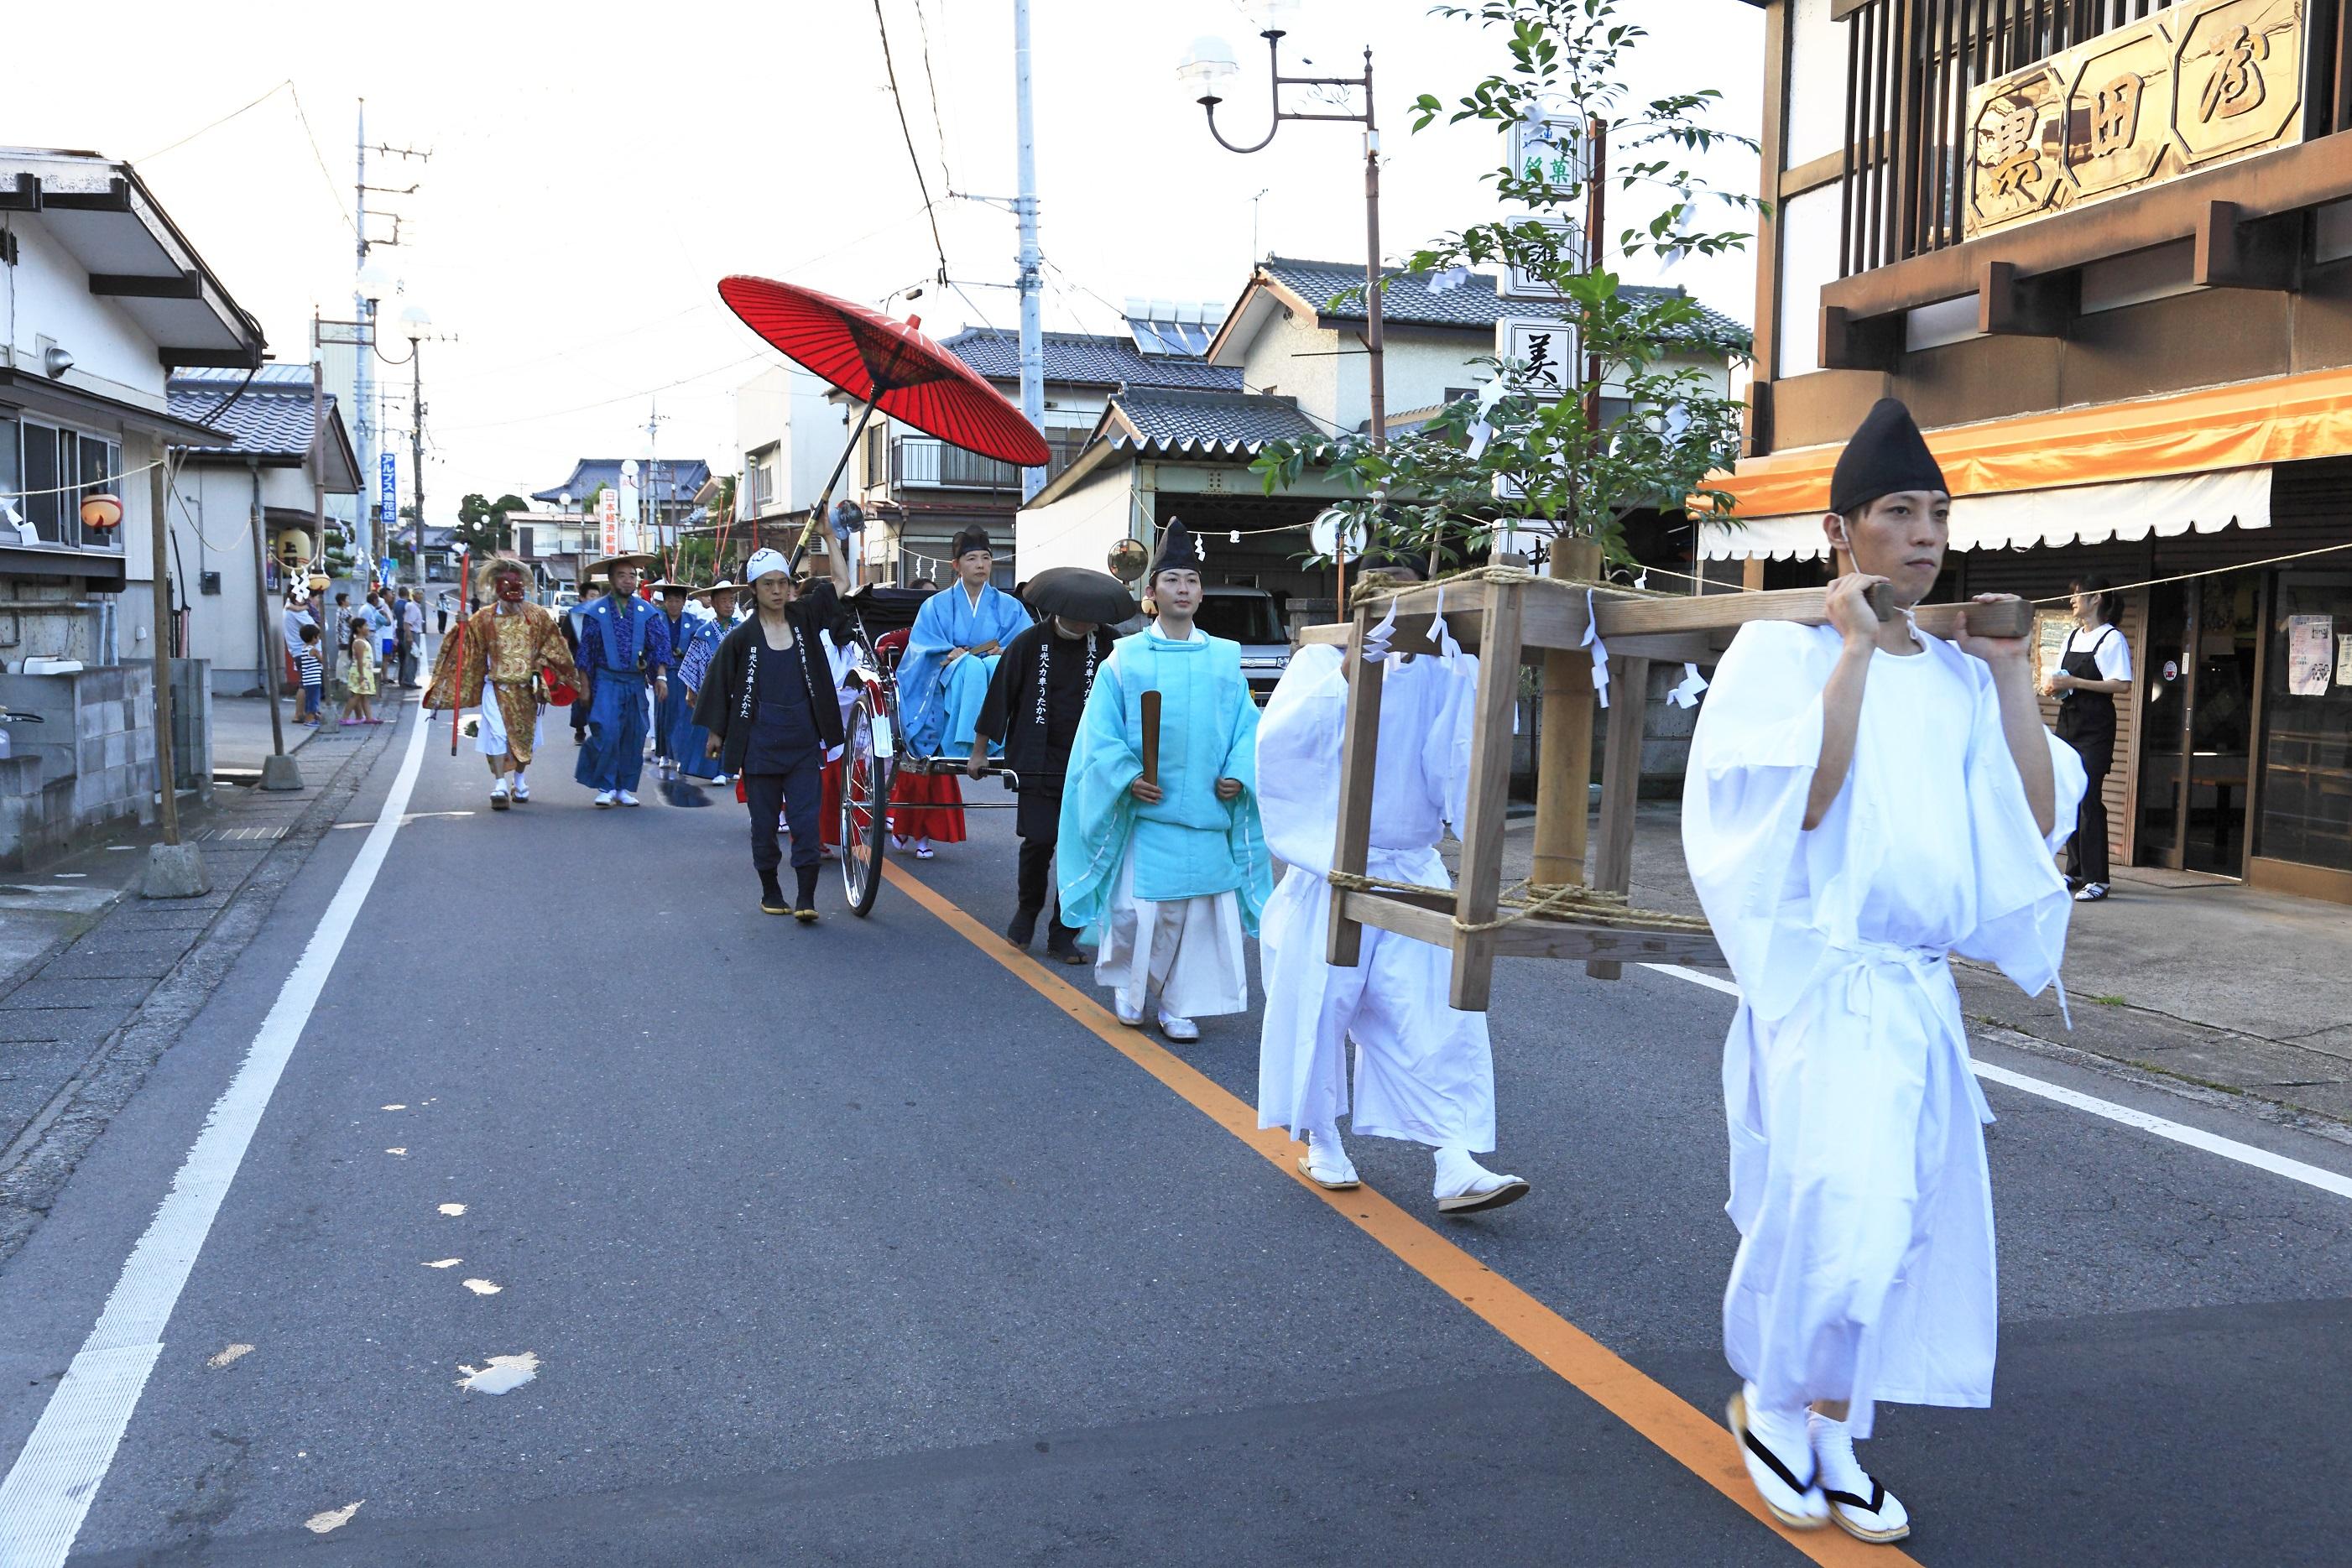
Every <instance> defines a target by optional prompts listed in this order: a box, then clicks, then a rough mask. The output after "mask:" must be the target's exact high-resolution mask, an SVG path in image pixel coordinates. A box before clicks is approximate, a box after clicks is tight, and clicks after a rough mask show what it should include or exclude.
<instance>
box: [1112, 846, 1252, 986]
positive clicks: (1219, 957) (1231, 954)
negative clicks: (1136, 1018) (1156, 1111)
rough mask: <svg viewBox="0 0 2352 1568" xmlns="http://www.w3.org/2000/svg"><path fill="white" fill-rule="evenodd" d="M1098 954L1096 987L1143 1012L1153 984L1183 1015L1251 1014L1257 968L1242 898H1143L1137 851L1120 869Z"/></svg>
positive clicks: (1130, 850)
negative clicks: (1249, 953) (1246, 944)
mask: <svg viewBox="0 0 2352 1568" xmlns="http://www.w3.org/2000/svg"><path fill="white" fill-rule="evenodd" d="M1102 926H1103V929H1102V941H1101V943H1100V945H1099V946H1097V948H1096V949H1095V984H1097V985H1098V986H1108V987H1109V988H1111V989H1113V990H1114V991H1117V992H1118V999H1119V1002H1120V1004H1121V1006H1122V1007H1123V1008H1124V1009H1126V1010H1127V1011H1129V1012H1130V1013H1133V1012H1140V1011H1142V1010H1143V1004H1144V1000H1145V998H1146V996H1147V995H1148V993H1149V991H1150V988H1151V987H1154V986H1156V987H1158V988H1160V1006H1161V1007H1162V1008H1164V1009H1167V1010H1168V1011H1169V1012H1171V1013H1172V1014H1174V1015H1175V1016H1177V1017H1178V1018H1188V1019H1201V1018H1216V1017H1218V1016H1219V1015H1221V1014H1224V1013H1240V1012H1247V1011H1248V1010H1249V967H1248V965H1247V963H1246V962H1245V961H1244V957H1243V942H1242V906H1241V900H1240V899H1238V898H1236V897H1235V896H1234V894H1231V893H1215V894H1203V895H1202V896H1200V897H1198V898H1178V899H1169V900H1166V901H1154V900H1151V899H1143V898H1138V897H1136V896H1135V846H1134V845H1133V844H1129V846H1128V851H1127V858H1126V860H1125V861H1123V862H1120V864H1119V868H1118V885H1117V886H1115V887H1114V888H1113V889H1112V890H1111V895H1110V902H1109V904H1108V906H1106V908H1105V910H1104V912H1103V922H1102Z"/></svg>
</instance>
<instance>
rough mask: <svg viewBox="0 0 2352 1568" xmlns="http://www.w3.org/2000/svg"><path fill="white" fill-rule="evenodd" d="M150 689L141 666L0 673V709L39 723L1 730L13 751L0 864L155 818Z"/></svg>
mask: <svg viewBox="0 0 2352 1568" xmlns="http://www.w3.org/2000/svg"><path fill="white" fill-rule="evenodd" d="M154 689H155V675H154V670H153V667H152V665H148V664H108V665H99V666H95V667H92V668H89V669H84V670H81V671H79V672H77V673H76V674H65V675H26V674H0V707H9V708H14V709H16V710H18V711H20V712H26V713H36V714H38V715H40V716H41V717H42V718H43V720H44V721H45V722H44V723H41V724H38V725H21V726H16V727H13V728H12V729H11V731H10V742H11V747H12V750H13V752H14V756H12V757H11V758H9V759H8V762H9V764H10V766H8V767H7V768H5V769H0V801H5V802H7V804H5V806H0V866H5V867H7V868H9V869H12V870H13V869H23V868H24V867H25V866H26V865H27V864H29V863H32V862H34V861H37V860H38V859H41V858H45V857H46V856H47V855H48V854H52V853H55V852H58V851H60V850H62V849H64V848H67V847H68V846H69V845H71V844H72V843H75V842H79V841H87V840H88V839H89V838H91V837H94V836H96V835H97V834H98V833H100V831H103V830H104V829H105V828H106V827H107V826H108V825H109V824H110V823H114V822H118V821H124V820H126V819H127V820H132V821H141V822H148V821H153V820H154V816H155V788H156V784H155V780H156V758H155V719H154V715H155V704H154ZM205 712H206V715H207V716H209V708H207V709H206V710H205Z"/></svg>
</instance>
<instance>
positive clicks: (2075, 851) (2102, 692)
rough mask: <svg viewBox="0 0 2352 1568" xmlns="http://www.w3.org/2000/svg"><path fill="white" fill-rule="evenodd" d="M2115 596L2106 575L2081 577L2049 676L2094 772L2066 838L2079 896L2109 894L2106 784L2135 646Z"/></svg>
mask: <svg viewBox="0 0 2352 1568" xmlns="http://www.w3.org/2000/svg"><path fill="white" fill-rule="evenodd" d="M2115 597H2116V596H2115V585H2114V584H2113V583H2111V582H2109V581H2108V580H2106V579H2105V578H2104V577H2091V578H2085V579H2084V580H2082V581H2080V582H2078V583H2076V584H2074V621H2075V627H2074V631H2072V632H2068V633H2067V634H2066V647H2065V652H2064V654H2063V657H2062V658H2061V659H2060V661H2059V664H2058V668H2057V670H2056V672H2055V673H2054V674H2052V675H2051V676H2050V678H2049V680H2048V682H2047V683H2045V686H2046V689H2047V690H2050V691H2053V692H2055V693H2057V694H2058V726H2057V728H2058V738H2059V739H2061V740H2063V741H2064V742H2065V743H2066V744H2067V745H2069V746H2071V747H2074V750H2075V751H2076V752H2077V753H2078V754H2079V755H2080V756H2081V757H2082V758H2083V771H2084V773H2086V774H2088V775H2089V776H2090V787H2089V788H2088V789H2084V791H2083V805H2082V810H2081V813H2080V815H2078V816H2077V817H2076V818H2075V820H2074V837H2073V838H2072V839H2070V840H2068V841H2067V844H2066V883H2067V885H2068V886H2070V887H2072V888H2073V889H2074V901H2075V902H2076V903H2077V904H2096V903H2097V902H2098V901H2099V900H2100V899H2103V898H2105V897H2106V896H2107V802H2106V798H2105V796H2104V795H2103V794H2102V793H2101V792H2100V788H2099V786H2100V784H2101V782H2102V781H2103V780H2104V779H2105V778H2106V774H2107V768H2109V766H2111V765H2112V764H2113V763H2114V761H2115V757H2116V698H2117V697H2119V696H2123V695H2127V694H2128V693H2129V692H2130V691H2131V689H2132V670H2131V649H2130V648H2129V647H2128V646H2127V645H2126V643H2125V641H2124V634H2123V632H2122V630H2121V629H2120V628H2119V627H2117V626H2116V623H2115Z"/></svg>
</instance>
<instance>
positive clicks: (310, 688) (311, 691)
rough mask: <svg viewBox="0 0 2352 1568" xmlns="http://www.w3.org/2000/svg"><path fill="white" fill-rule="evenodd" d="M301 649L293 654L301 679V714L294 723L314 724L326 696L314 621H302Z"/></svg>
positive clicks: (317, 719) (316, 627)
mask: <svg viewBox="0 0 2352 1568" xmlns="http://www.w3.org/2000/svg"><path fill="white" fill-rule="evenodd" d="M301 634H302V651H301V652H300V653H297V654H295V655H294V669H295V673H296V674H299V676H300V677H301V680H302V714H301V716H300V717H299V718H297V719H296V720H295V721H294V722H295V723H296V724H308V725H315V724H317V723H318V722H319V718H320V713H319V708H320V703H321V702H322V701H323V700H324V698H325V696H326V688H327V680H326V672H325V671H324V670H323V669H322V668H321V667H320V664H319V628H318V626H317V624H316V623H315V622H308V621H306V622H303V623H302V633H301Z"/></svg>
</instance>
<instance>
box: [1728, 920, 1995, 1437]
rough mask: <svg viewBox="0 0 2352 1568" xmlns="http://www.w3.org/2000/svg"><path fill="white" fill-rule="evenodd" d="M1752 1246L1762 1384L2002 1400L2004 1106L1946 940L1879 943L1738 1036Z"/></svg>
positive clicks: (1747, 1328) (1740, 1330) (1744, 1025)
mask: <svg viewBox="0 0 2352 1568" xmlns="http://www.w3.org/2000/svg"><path fill="white" fill-rule="evenodd" d="M1723 1087H1724V1100H1725V1105H1726V1107H1727V1111H1728V1113H1729V1122H1730V1130H1731V1202H1730V1205H1729V1210H1730V1214H1731V1218H1732V1221H1733V1223H1735V1224H1736V1225H1738V1228H1739V1232H1740V1243H1739V1254H1738V1259H1737V1260H1736V1261H1735V1262H1734V1263H1733V1264H1732V1269H1731V1283H1730V1285H1729V1287H1728V1288H1727V1290H1726V1291H1725V1292H1724V1299H1723V1346H1724V1354H1725V1355H1726V1356H1727V1358H1728V1359H1729V1360H1730V1363H1731V1365H1732V1368H1733V1370H1735V1371H1737V1372H1738V1374H1739V1375H1741V1376H1742V1377H1744V1378H1746V1379H1748V1381H1749V1382H1751V1383H1753V1384H1755V1385H1756V1386H1757V1390H1758V1392H1759V1395H1760V1396H1761V1399H1762V1403H1763V1404H1764V1405H1765V1406H1767V1407H1769V1408H1771V1409H1777V1410H1788V1409H1793V1408H1795V1407H1796V1406H1800V1405H1804V1404H1809V1403H1811V1401H1814V1400H1819V1399H1845V1400H1851V1401H1852V1402H1853V1412H1852V1414H1851V1416H1849V1418H1848V1419H1849V1421H1850V1422H1851V1424H1852V1426H1853V1431H1854V1436H1856V1437H1868V1436H1869V1435H1870V1429H1871V1407H1872V1405H1873V1404H1874V1402H1875V1401H1878V1400H1882V1399H1884V1400H1893V1401H1895V1402H1896V1403H1898V1404H1905V1405H1946V1406H1987V1405H1990V1404H1991V1403H1992V1372H1993V1357H1994V1351H1995V1344H1996V1340H1997V1338H1998V1318H1997V1312H1996V1308H1997V1300H1998V1292H1997V1279H1996V1274H1995V1260H1994V1254H1993V1227H1992V1186H1991V1181H1990V1176H1988V1174H1987V1170H1986V1166H1985V1151H1984V1130H1983V1127H1982V1124H1981V1123H1982V1122H1983V1121H1989V1120H1990V1118H1991V1113H1990V1110H1989V1109H1987V1107H1986V1106H1985V1103H1984V1094H1983V1092H1982V1091H1981V1090H1979V1088H1978V1087H1977V1082H1976V1075H1975V1073H1974V1072H1973V1071H1970V1070H1969V1054H1968V1037H1967V1035H1966V1033H1965V1032H1964V1029H1963V1025H1962V1022H1961V1018H1960V1004H1959V993H1958V991H1957V990H1955V989H1954V988H1953V986H1952V977H1951V971H1950V969H1949V968H1948V967H1947V965H1946V962H1945V960H1944V958H1943V956H1942V955H1940V954H1935V953H1928V952H1923V951H1918V950H1913V949H1906V948H1901V947H1883V948H1873V949H1871V950H1870V951H1869V952H1868V953H1866V954H1863V955H1856V956H1855V960H1854V962H1853V964H1852V965H1851V966H1850V967H1845V968H1843V969H1839V970H1833V971H1832V972H1830V973H1829V974H1828V975H1827V976H1826V977H1824V978H1822V979H1821V980H1819V981H1817V982H1816V983H1815V984H1814V986H1813V987H1812V988H1811V990H1810V991H1809V992H1808V993H1807V994H1806V995H1805V997H1804V998H1802V999H1801V1001H1800V1002H1799V1003H1798V1004H1797V1006H1796V1008H1795V1009H1793V1010H1792V1011H1791V1012H1790V1015H1789V1016H1788V1017H1787V1018H1786V1019H1782V1020H1781V1021H1780V1022H1779V1023H1778V1024H1773V1025H1765V1024H1761V1023H1759V1021H1758V1020H1757V1019H1755V1018H1754V1016H1753V1015H1752V1014H1750V1013H1749V1011H1748V1009H1747V1008H1746V1006H1744V1005H1743V1006H1742V1007H1741V1008H1740V1009H1739V1014H1738V1018H1736V1019H1734V1020H1733V1023H1732V1029H1731V1034H1730V1037H1729V1038H1728V1039H1727V1040H1726V1041H1725V1044H1724V1062H1723Z"/></svg>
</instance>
